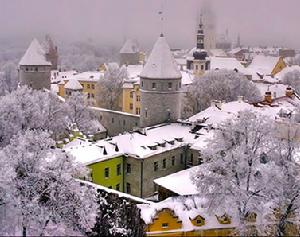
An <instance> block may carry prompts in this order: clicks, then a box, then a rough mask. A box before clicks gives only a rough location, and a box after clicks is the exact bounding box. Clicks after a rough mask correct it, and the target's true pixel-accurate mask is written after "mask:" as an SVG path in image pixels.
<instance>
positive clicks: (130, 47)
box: [120, 39, 139, 53]
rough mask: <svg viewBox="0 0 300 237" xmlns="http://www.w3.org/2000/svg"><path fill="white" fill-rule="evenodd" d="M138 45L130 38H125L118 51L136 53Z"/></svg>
mask: <svg viewBox="0 0 300 237" xmlns="http://www.w3.org/2000/svg"><path fill="white" fill-rule="evenodd" d="M138 52H139V47H138V45H137V42H136V41H134V40H132V39H127V40H126V42H125V43H124V45H123V47H122V48H121V50H120V53H138Z"/></svg>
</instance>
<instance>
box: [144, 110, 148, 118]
mask: <svg viewBox="0 0 300 237" xmlns="http://www.w3.org/2000/svg"><path fill="white" fill-rule="evenodd" d="M145 117H146V118H147V117H148V111H147V110H145Z"/></svg>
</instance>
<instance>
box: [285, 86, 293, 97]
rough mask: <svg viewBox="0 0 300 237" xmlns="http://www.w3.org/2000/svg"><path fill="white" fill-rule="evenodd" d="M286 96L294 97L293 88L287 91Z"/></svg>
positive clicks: (288, 88)
mask: <svg viewBox="0 0 300 237" xmlns="http://www.w3.org/2000/svg"><path fill="white" fill-rule="evenodd" d="M285 95H286V96H288V97H292V96H293V95H294V90H293V89H292V87H290V86H288V87H287V88H286V90H285Z"/></svg>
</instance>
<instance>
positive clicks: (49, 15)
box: [0, 0, 300, 48]
mask: <svg viewBox="0 0 300 237" xmlns="http://www.w3.org/2000/svg"><path fill="white" fill-rule="evenodd" d="M208 2H209V3H211V8H212V10H213V12H214V14H215V17H216V27H217V33H218V34H220V33H224V32H225V30H226V29H228V31H229V35H230V37H231V39H232V41H233V42H235V41H236V38H237V34H238V33H240V35H241V41H242V44H244V45H248V44H251V45H267V44H268V45H280V46H286V47H296V48H300V27H299V23H300V14H299V10H300V0H285V1H279V0H208ZM161 3H162V4H161ZM201 4H202V1H201V0H0V38H6V39H9V38H22V37H28V38H33V37H41V36H43V35H44V34H46V33H50V34H51V35H52V36H53V38H55V39H57V40H72V41H75V40H86V39H92V40H93V41H94V42H96V43H99V44H102V43H111V44H115V45H120V44H122V42H123V40H124V39H125V38H129V37H130V38H137V39H138V41H139V42H140V44H141V45H142V46H144V47H149V45H150V46H151V45H152V44H153V42H154V41H155V39H156V38H157V37H158V35H159V34H160V32H161V29H162V28H163V32H164V34H165V35H166V36H167V39H168V41H169V43H170V45H171V47H173V48H177V47H185V48H187V47H193V45H194V42H195V36H194V35H195V30H196V23H197V18H198V17H197V15H199V12H200V9H201ZM161 6H163V7H162V8H163V12H164V22H163V24H162V23H161V21H160V17H159V16H158V11H160V9H161ZM162 25H163V26H162Z"/></svg>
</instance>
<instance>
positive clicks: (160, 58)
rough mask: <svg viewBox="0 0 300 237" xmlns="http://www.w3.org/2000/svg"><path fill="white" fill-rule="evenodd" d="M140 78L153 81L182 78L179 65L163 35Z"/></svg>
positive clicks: (158, 40) (155, 45)
mask: <svg viewBox="0 0 300 237" xmlns="http://www.w3.org/2000/svg"><path fill="white" fill-rule="evenodd" d="M140 76H141V77H144V78H152V79H172V78H176V79H177V78H181V73H180V71H179V69H178V66H177V63H176V61H175V59H174V56H173V54H172V52H171V50H170V47H169V45H168V43H167V41H166V38H165V37H164V36H163V35H161V36H160V37H159V38H158V39H157V41H156V43H155V44H154V47H153V49H152V52H151V54H150V56H149V58H148V61H147V63H146V65H145V67H144V69H143V71H142V72H141V74H140Z"/></svg>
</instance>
